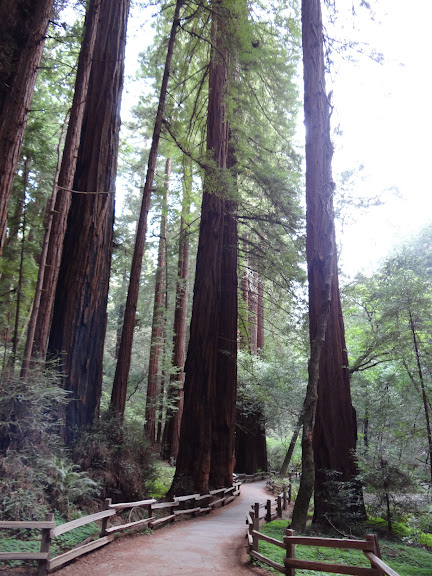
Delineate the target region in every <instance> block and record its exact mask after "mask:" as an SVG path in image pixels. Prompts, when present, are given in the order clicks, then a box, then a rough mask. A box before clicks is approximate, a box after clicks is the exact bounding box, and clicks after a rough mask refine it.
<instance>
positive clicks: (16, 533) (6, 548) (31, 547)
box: [0, 515, 100, 567]
mask: <svg viewBox="0 0 432 576" xmlns="http://www.w3.org/2000/svg"><path fill="white" fill-rule="evenodd" d="M54 520H55V521H56V522H57V524H58V525H60V524H64V523H65V520H64V519H63V518H60V517H59V516H57V515H56V516H55V517H54ZM99 533H100V526H99V525H98V524H96V523H95V522H91V523H90V524H86V525H85V526H79V527H78V528H75V529H74V530H71V531H70V532H66V533H65V534H60V536H57V537H56V538H55V539H53V541H52V543H51V549H50V554H51V558H55V557H56V556H58V555H59V554H62V553H63V552H67V551H68V550H72V548H75V547H76V546H78V545H79V544H82V543H83V542H84V541H87V540H93V539H94V538H95V537H96V536H98V535H99ZM41 535H42V532H41V531H40V530H1V531H0V551H1V552H40V544H41ZM23 564H25V565H26V566H28V565H32V564H33V565H36V563H35V562H33V563H32V562H25V563H24V562H21V561H19V560H12V561H10V562H8V563H7V565H8V566H10V567H14V566H20V565H23Z"/></svg>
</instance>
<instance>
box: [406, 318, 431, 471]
mask: <svg viewBox="0 0 432 576" xmlns="http://www.w3.org/2000/svg"><path fill="white" fill-rule="evenodd" d="M408 314H409V321H410V328H411V335H412V339H413V345H414V351H415V356H416V362H417V372H418V376H419V381H420V388H421V394H422V400H423V409H424V413H425V421H426V433H427V439H428V452H429V466H430V475H431V482H432V430H431V423H430V417H429V406H428V400H427V396H426V389H425V383H424V378H423V370H422V365H421V361H420V352H419V347H418V343H417V334H416V329H415V325H414V318H413V315H412V312H411V310H408Z"/></svg>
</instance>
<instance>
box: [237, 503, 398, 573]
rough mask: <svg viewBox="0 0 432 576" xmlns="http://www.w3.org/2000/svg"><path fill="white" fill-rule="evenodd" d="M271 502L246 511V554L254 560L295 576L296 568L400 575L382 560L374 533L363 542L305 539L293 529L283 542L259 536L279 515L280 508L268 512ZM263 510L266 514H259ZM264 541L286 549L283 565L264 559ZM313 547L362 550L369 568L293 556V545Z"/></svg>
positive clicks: (262, 535)
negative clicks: (262, 527) (261, 528)
mask: <svg viewBox="0 0 432 576" xmlns="http://www.w3.org/2000/svg"><path fill="white" fill-rule="evenodd" d="M278 498H279V497H278ZM269 502H270V500H267V504H266V505H262V504H261V505H260V504H259V503H256V504H255V505H254V507H253V510H251V511H250V512H249V515H248V519H247V523H248V534H247V537H248V552H249V554H250V555H251V556H252V557H253V558H256V559H257V560H259V561H260V562H263V563H264V564H267V565H268V566H271V567H272V568H273V569H275V570H277V571H279V572H282V574H286V576H295V570H296V568H299V569H303V570H315V571H318V572H330V573H333V574H350V575H352V576H399V575H398V573H397V572H395V571H394V570H393V569H392V568H390V566H388V565H387V564H386V563H385V562H383V561H382V560H381V554H380V550H379V545H378V538H377V536H376V535H375V534H369V535H367V536H366V539H365V540H348V539H346V540H345V539H337V538H312V537H306V536H295V535H294V531H293V530H289V529H286V531H285V536H284V538H283V542H280V541H279V540H276V539H275V538H271V537H270V536H266V535H265V534H261V533H260V532H259V526H260V523H262V521H264V522H269V521H270V520H273V519H274V518H275V517H277V516H279V508H278V506H277V514H273V513H271V510H272V508H271V506H270V505H269ZM264 507H265V509H266V513H265V514H264V515H263V514H261V513H260V510H262V509H263V508H264ZM269 519H270V520H269ZM260 540H263V541H265V542H268V543H270V544H273V545H274V546H277V547H279V548H282V549H283V550H285V558H284V563H283V565H282V564H278V563H277V562H274V561H273V560H271V559H270V558H266V557H265V556H264V555H263V554H260V552H259V551H258V547H259V541H260ZM300 545H302V546H315V547H326V548H344V549H350V550H361V551H362V552H363V553H364V555H365V556H366V558H367V559H368V560H369V562H370V564H371V567H370V568H363V567H357V566H349V565H345V564H334V563H329V562H315V561H310V560H302V559H300V558H296V557H295V551H296V546H300Z"/></svg>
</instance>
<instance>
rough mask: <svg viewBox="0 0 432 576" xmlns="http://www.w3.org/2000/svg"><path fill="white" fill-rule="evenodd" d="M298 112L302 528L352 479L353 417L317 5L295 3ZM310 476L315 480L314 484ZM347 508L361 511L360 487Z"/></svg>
mask: <svg viewBox="0 0 432 576" xmlns="http://www.w3.org/2000/svg"><path fill="white" fill-rule="evenodd" d="M302 40H303V66H304V110H305V125H306V255H307V263H308V281H309V336H310V342H311V358H310V361H309V379H308V387H307V392H306V399H305V404H304V422H303V435H302V478H301V483H300V489H299V494H298V497H297V500H296V504H295V507H294V511H293V518H292V525H293V528H294V529H295V530H302V529H304V527H305V524H306V517H307V509H308V505H309V501H310V498H311V496H312V490H313V489H314V490H315V509H314V521H315V522H326V515H327V513H328V501H329V499H328V494H327V493H326V490H327V488H326V485H327V480H328V475H329V473H331V472H332V471H336V472H337V473H338V474H339V476H338V479H339V481H341V482H355V477H356V475H357V466H356V462H355V460H354V456H353V453H354V452H355V448H356V418H355V412H354V410H353V408H352V405H351V395H350V385H349V371H348V359H347V354H346V346H345V335H344V326H343V317H342V311H341V304H340V295H339V286H338V277H337V258H336V241H335V231H334V214H333V190H334V183H333V178H332V174H331V159H332V153H333V147H332V144H331V141H330V103H329V100H328V97H327V94H326V93H325V66H324V55H323V32H322V16H321V4H320V1H319V0H302ZM314 477H315V480H314ZM355 492H356V496H357V499H358V500H357V501H356V502H355V503H354V502H351V503H347V505H348V506H350V507H353V508H356V507H357V509H358V511H359V513H363V514H364V506H363V499H362V493H361V488H360V486H359V485H356V486H355Z"/></svg>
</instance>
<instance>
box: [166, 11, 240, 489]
mask: <svg viewBox="0 0 432 576" xmlns="http://www.w3.org/2000/svg"><path fill="white" fill-rule="evenodd" d="M212 9H213V13H212V51H211V58H210V67H209V102H208V116H207V150H208V151H209V153H210V154H211V155H212V158H213V159H214V162H215V168H211V167H210V166H208V167H207V168H206V172H205V177H204V192H203V201H202V207H201V223H200V234H199V243H198V254H197V264H196V274H195V285H194V301H193V307H192V319H191V328H190V340H189V348H188V354H187V360H186V366H185V371H186V377H185V387H184V411H183V419H182V425H181V436H180V447H179V453H178V458H177V468H176V473H175V476H174V480H173V484H172V486H171V492H173V493H175V494H180V493H188V492H189V490H193V491H197V492H202V493H205V492H207V491H208V490H209V475H210V466H211V450H212V413H213V406H214V403H215V401H216V394H217V384H216V381H217V376H216V374H217V361H218V342H219V340H218V334H219V320H220V303H221V292H220V289H221V264H222V247H223V236H224V200H223V197H224V196H225V195H226V189H225V188H226V181H225V179H224V172H225V170H226V166H227V157H228V134H229V131H228V122H227V118H226V104H227V102H226V100H227V94H226V90H227V80H228V69H227V64H228V62H229V53H228V50H227V48H226V46H224V40H225V39H224V28H223V26H224V18H223V15H222V11H223V9H224V2H215V3H213V4H212Z"/></svg>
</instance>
